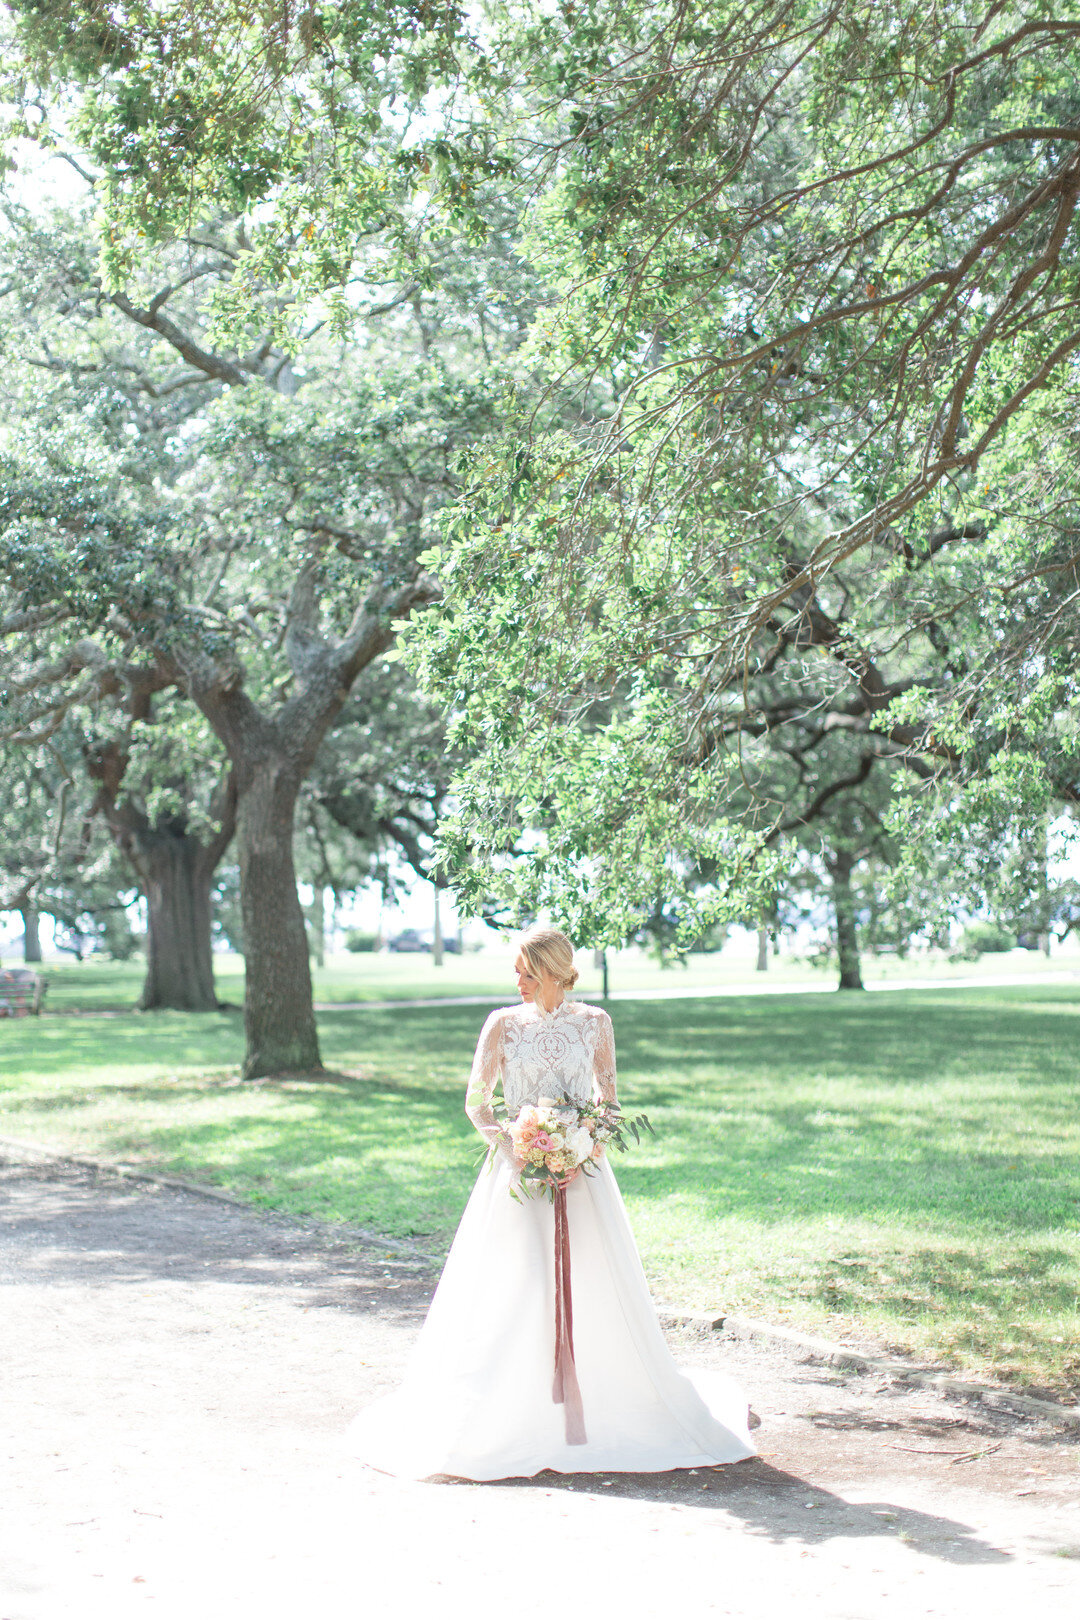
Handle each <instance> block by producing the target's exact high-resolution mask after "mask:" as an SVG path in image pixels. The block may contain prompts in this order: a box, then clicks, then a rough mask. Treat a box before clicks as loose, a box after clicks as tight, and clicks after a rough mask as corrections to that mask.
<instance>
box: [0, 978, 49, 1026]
mask: <svg viewBox="0 0 1080 1620" xmlns="http://www.w3.org/2000/svg"><path fill="white" fill-rule="evenodd" d="M44 1000H45V979H44V976H43V975H42V974H40V973H34V972H32V971H31V970H30V969H29V968H9V969H8V970H7V971H6V972H5V971H3V970H2V969H0V1018H26V1017H27V1016H28V1015H29V1014H31V1013H32V1014H33V1015H34V1016H35V1017H36V1016H37V1014H38V1013H40V1011H41V1003H42V1002H43V1001H44Z"/></svg>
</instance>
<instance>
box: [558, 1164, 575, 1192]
mask: <svg viewBox="0 0 1080 1620" xmlns="http://www.w3.org/2000/svg"><path fill="white" fill-rule="evenodd" d="M580 1174H581V1166H580V1165H579V1166H578V1168H577V1169H576V1170H568V1171H567V1172H566V1174H565V1176H562V1177H561V1178H560V1179H559V1180H558V1181H557V1182H556V1183H555V1185H556V1186H557V1187H558V1188H559V1190H560V1191H561V1192H565V1191H566V1189H567V1187H569V1185H570V1183H571V1182H572V1181H573V1179H574V1177H575V1176H580Z"/></svg>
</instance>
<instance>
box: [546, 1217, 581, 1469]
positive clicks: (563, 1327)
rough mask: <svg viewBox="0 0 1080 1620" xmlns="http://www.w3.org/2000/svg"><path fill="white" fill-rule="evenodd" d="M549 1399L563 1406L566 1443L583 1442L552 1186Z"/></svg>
mask: <svg viewBox="0 0 1080 1620" xmlns="http://www.w3.org/2000/svg"><path fill="white" fill-rule="evenodd" d="M551 1398H552V1400H553V1401H554V1402H555V1403H556V1405H558V1406H562V1407H564V1408H565V1411H564V1416H565V1422H566V1443H567V1445H568V1446H583V1445H585V1443H586V1439H587V1436H586V1434H585V1412H584V1408H583V1407H582V1404H581V1389H580V1387H579V1385H578V1376H577V1367H576V1366H575V1364H574V1301H573V1295H572V1293H571V1289H570V1225H569V1222H568V1220H567V1217H566V1188H565V1187H557V1188H556V1189H555V1381H554V1383H553V1385H552V1388H551Z"/></svg>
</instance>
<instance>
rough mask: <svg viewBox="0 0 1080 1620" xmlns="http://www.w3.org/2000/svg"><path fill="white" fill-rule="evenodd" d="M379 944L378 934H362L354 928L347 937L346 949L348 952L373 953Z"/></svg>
mask: <svg viewBox="0 0 1080 1620" xmlns="http://www.w3.org/2000/svg"><path fill="white" fill-rule="evenodd" d="M378 943H379V937H378V935H377V934H362V933H360V932H359V931H358V930H357V929H355V928H353V929H351V930H350V931H349V933H347V934H346V935H345V949H346V950H347V951H353V952H357V951H373V950H374V949H375V947H376V946H377V945H378Z"/></svg>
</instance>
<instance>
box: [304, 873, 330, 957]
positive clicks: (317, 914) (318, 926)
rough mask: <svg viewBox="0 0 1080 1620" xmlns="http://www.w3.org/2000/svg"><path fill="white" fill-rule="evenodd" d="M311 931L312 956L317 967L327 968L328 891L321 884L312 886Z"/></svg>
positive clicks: (309, 914)
mask: <svg viewBox="0 0 1080 1620" xmlns="http://www.w3.org/2000/svg"><path fill="white" fill-rule="evenodd" d="M308 924H309V926H310V929H311V955H312V956H314V958H315V966H316V967H325V966H326V891H325V890H324V888H323V886H322V884H321V883H313V884H312V886H311V905H310V906H309V907H308Z"/></svg>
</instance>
